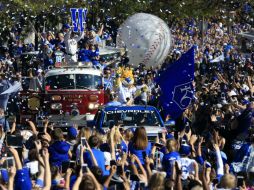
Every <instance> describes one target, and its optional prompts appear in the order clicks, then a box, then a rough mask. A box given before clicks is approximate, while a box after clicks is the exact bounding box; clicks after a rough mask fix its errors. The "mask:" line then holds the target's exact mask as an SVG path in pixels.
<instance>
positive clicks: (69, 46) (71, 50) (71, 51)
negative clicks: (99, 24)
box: [64, 29, 85, 63]
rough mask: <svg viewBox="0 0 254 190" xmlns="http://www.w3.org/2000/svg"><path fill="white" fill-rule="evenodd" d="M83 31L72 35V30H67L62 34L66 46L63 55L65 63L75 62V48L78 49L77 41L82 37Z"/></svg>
mask: <svg viewBox="0 0 254 190" xmlns="http://www.w3.org/2000/svg"><path fill="white" fill-rule="evenodd" d="M84 34H85V33H84V31H82V32H81V33H80V35H79V36H74V33H72V30H70V29H69V30H68V31H67V33H66V34H65V36H64V43H65V47H66V55H65V61H66V62H67V63H73V62H77V61H78V58H77V50H78V42H79V41H80V40H81V39H82V38H84Z"/></svg>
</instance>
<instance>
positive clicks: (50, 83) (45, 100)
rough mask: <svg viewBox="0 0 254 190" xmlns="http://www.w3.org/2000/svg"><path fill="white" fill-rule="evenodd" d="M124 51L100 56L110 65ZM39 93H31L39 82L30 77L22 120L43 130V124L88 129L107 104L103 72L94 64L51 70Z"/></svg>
mask: <svg viewBox="0 0 254 190" xmlns="http://www.w3.org/2000/svg"><path fill="white" fill-rule="evenodd" d="M119 52H120V51H119V50H117V49H116V48H115V49H112V48H111V49H110V48H107V49H105V50H103V51H101V53H100V56H101V57H103V58H104V59H105V60H106V61H107V62H110V60H116V57H119V56H120V53H119ZM43 78H44V80H43V82H42V85H41V87H40V89H39V90H38V91H36V90H34V89H37V88H33V89H32V90H31V88H30V86H31V85H30V83H31V82H32V83H33V84H37V83H38V82H37V81H36V80H35V79H31V78H29V77H26V80H25V83H26V85H24V86H26V88H24V87H23V91H22V92H21V100H22V101H21V102H22V103H21V109H20V117H21V118H20V120H21V122H22V123H24V122H25V120H34V121H36V123H38V124H39V126H40V125H41V126H42V120H43V119H44V118H45V116H46V117H48V119H49V121H51V122H53V123H55V124H56V125H57V126H65V127H68V126H72V125H73V124H77V125H79V126H85V125H86V124H87V121H89V120H93V119H94V115H95V114H96V112H97V110H98V108H99V107H100V106H102V105H104V104H105V101H106V100H107V98H106V95H105V92H104V88H103V71H102V70H101V69H97V68H94V67H93V66H92V64H91V63H90V64H89V63H75V64H72V65H69V66H61V67H57V68H51V69H50V70H48V71H47V72H46V73H45V76H44V77H43Z"/></svg>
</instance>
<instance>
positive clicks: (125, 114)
mask: <svg viewBox="0 0 254 190" xmlns="http://www.w3.org/2000/svg"><path fill="white" fill-rule="evenodd" d="M114 121H122V123H123V125H124V126H135V125H137V126H140V125H143V126H158V125H161V123H160V120H159V119H158V116H157V114H156V112H154V111H150V110H116V111H107V112H106V114H105V117H104V121H103V127H109V126H110V125H111V123H112V122H113V123H114Z"/></svg>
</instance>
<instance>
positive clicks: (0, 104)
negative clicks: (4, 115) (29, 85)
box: [0, 74, 11, 111]
mask: <svg viewBox="0 0 254 190" xmlns="http://www.w3.org/2000/svg"><path fill="white" fill-rule="evenodd" d="M4 77H5V75H4V74H0V108H2V109H3V110H4V111H5V110H6V108H7V103H8V100H9V93H6V94H1V93H3V92H4V91H6V90H7V89H8V88H9V87H10V86H11V85H10V83H9V81H8V80H6V79H4Z"/></svg>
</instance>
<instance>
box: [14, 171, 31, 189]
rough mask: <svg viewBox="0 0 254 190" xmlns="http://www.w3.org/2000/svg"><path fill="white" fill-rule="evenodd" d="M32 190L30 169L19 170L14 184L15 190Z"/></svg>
mask: <svg viewBox="0 0 254 190" xmlns="http://www.w3.org/2000/svg"><path fill="white" fill-rule="evenodd" d="M24 189H25V190H30V189H32V182H31V179H30V176H29V169H28V168H22V169H21V170H17V172H16V176H15V182H14V190H24Z"/></svg>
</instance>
